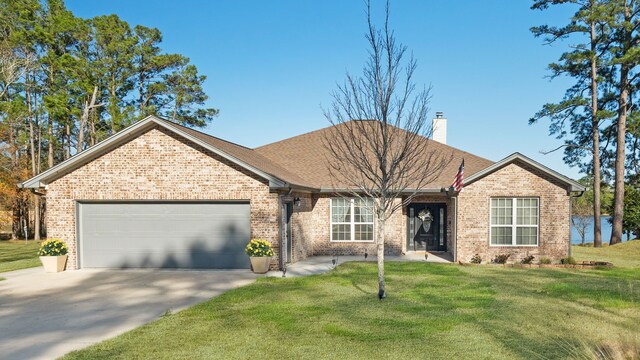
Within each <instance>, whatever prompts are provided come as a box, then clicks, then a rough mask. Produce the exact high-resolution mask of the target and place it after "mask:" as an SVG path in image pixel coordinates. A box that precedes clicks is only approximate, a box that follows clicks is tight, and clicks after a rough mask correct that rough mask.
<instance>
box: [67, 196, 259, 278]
mask: <svg viewBox="0 0 640 360" xmlns="http://www.w3.org/2000/svg"><path fill="white" fill-rule="evenodd" d="M77 204H78V205H77V219H78V224H77V234H78V242H77V246H78V248H77V251H78V255H79V257H78V267H80V268H189V269H239V268H248V267H249V260H248V257H247V256H246V255H245V253H244V247H245V246H246V244H247V243H248V242H249V238H250V205H249V203H248V202H207V201H193V202H185V201H139V202H131V201H112V202H78V203H77Z"/></svg>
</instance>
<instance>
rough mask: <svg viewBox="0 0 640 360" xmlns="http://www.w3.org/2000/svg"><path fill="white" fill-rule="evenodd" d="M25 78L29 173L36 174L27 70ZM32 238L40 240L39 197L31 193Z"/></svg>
mask: <svg viewBox="0 0 640 360" xmlns="http://www.w3.org/2000/svg"><path fill="white" fill-rule="evenodd" d="M26 78H27V86H26V93H27V111H28V113H29V116H27V119H28V121H29V155H31V175H32V176H36V175H38V173H37V169H36V151H35V131H34V129H33V121H34V119H33V104H32V99H31V87H30V84H29V81H28V79H29V71H28V70H27V72H26ZM32 196H33V239H34V240H40V198H39V197H38V195H36V194H33V195H32Z"/></svg>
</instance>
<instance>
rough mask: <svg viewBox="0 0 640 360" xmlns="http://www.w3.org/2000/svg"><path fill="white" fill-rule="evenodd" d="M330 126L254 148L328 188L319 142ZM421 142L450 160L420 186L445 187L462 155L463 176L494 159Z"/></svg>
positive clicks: (313, 183)
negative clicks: (428, 181) (438, 173)
mask: <svg viewBox="0 0 640 360" xmlns="http://www.w3.org/2000/svg"><path fill="white" fill-rule="evenodd" d="M330 129H332V127H327V128H323V129H320V130H316V131H312V132H309V133H306V134H302V135H298V136H294V137H292V138H289V139H285V140H281V141H278V142H275V143H272V144H268V145H264V146H261V147H258V148H256V149H255V151H256V152H258V153H260V154H261V155H263V156H265V157H266V158H269V159H270V160H271V161H273V162H274V163H277V164H279V165H280V166H281V167H283V168H286V169H287V170H289V171H290V172H293V173H295V174H297V175H299V176H300V177H301V178H303V179H305V181H306V182H307V183H309V184H310V185H311V186H313V187H316V188H332V187H333V185H332V184H334V183H335V181H334V180H335V179H332V177H331V174H330V171H329V166H328V164H327V161H328V160H327V159H330V158H331V156H330V154H329V153H328V150H327V149H326V147H325V145H324V143H323V140H324V139H326V136H327V132H328V131H330ZM422 142H423V143H424V146H425V147H427V148H428V149H429V150H430V151H435V152H441V153H443V154H446V155H445V156H448V155H449V154H451V155H452V160H451V162H450V163H449V164H448V165H447V166H446V167H445V168H444V169H443V171H442V172H441V173H440V175H439V176H438V177H437V178H436V179H435V180H434V181H432V182H431V183H429V184H426V185H425V186H424V188H429V189H439V188H442V187H449V186H450V185H451V182H452V181H453V178H454V176H455V175H456V173H457V171H458V167H459V166H460V163H461V162H462V159H463V158H464V161H465V169H464V171H465V176H470V175H473V174H474V173H476V172H478V171H480V170H482V169H484V168H486V167H488V166H490V165H492V164H493V163H494V162H493V161H490V160H487V159H484V158H482V157H479V156H476V155H473V154H471V153H468V152H466V151H462V150H459V149H456V148H454V147H451V146H449V145H445V144H442V143H439V142H437V141H434V140H430V139H427V138H425V137H423V138H422Z"/></svg>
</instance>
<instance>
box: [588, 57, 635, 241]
mask: <svg viewBox="0 0 640 360" xmlns="http://www.w3.org/2000/svg"><path fill="white" fill-rule="evenodd" d="M628 75H629V67H628V65H627V64H625V63H623V64H621V65H620V96H619V98H618V123H617V130H618V134H617V136H616V162H615V181H614V195H613V226H612V229H611V240H609V244H610V245H614V244H618V243H620V242H621V241H622V218H623V215H624V162H625V146H626V141H625V140H626V134H627V99H628V96H629V84H628V80H629V79H628ZM594 195H595V194H594Z"/></svg>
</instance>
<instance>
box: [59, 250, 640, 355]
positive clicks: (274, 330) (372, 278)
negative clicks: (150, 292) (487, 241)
mask: <svg viewBox="0 0 640 360" xmlns="http://www.w3.org/2000/svg"><path fill="white" fill-rule="evenodd" d="M638 245H640V242H638V243H633V244H631V245H627V244H625V246H630V247H631V248H633V249H636V246H638ZM617 246H618V245H617ZM582 250H583V249H580V251H576V252H575V255H576V257H578V258H580V259H583V256H584V257H586V258H588V259H591V258H592V257H594V259H597V260H601V259H604V256H605V255H604V254H605V253H606V254H607V255H606V256H611V258H609V259H610V260H612V261H613V262H614V263H618V262H619V261H617V260H616V259H617V258H616V254H623V253H626V251H630V249H626V250H625V251H619V252H618V250H617V249H614V248H613V247H611V248H607V249H594V250H595V251H596V252H591V253H588V252H585V253H583V252H582ZM636 250H637V249H636ZM598 251H599V252H598ZM624 258H625V260H624V261H620V263H621V264H624V266H625V267H621V268H613V269H593V270H591V269H590V270H578V269H557V268H553V269H550V268H546V269H537V268H531V269H528V268H502V267H494V266H460V265H453V264H432V263H424V262H412V263H397V262H396V263H394V262H389V263H387V265H386V273H387V291H388V298H387V299H385V300H383V301H378V300H377V298H376V295H375V294H376V292H377V288H376V267H375V264H373V263H346V264H342V265H340V266H339V267H337V268H336V269H335V270H334V271H332V272H329V273H327V274H323V275H317V276H309V277H305V278H287V279H282V278H261V279H259V280H258V281H257V282H256V283H254V284H252V285H249V286H246V287H243V288H240V289H237V290H233V291H229V292H227V293H225V294H223V295H221V296H219V297H216V298H214V299H212V300H210V301H207V302H205V303H202V304H200V305H196V306H194V307H192V308H189V309H187V310H184V311H182V312H179V313H177V314H170V315H167V316H163V317H162V318H161V319H160V320H158V321H155V322H153V323H150V324H147V325H145V326H142V327H139V328H137V329H135V330H133V331H130V332H128V333H125V334H123V335H121V336H118V337H116V338H113V339H111V340H107V341H105V342H102V343H99V344H96V345H94V346H91V347H89V348H87V349H84V350H80V351H76V352H72V353H70V354H68V355H67V356H66V357H65V359H114V358H115V359H174V358H175V359H208V358H224V359H247V358H261V359H318V358H328V359H341V358H348V359H365V358H366V359H369V358H404V357H406V358H433V359H451V358H473V359H496V358H498V359H500V358H502V359H529V358H539V359H552V358H591V357H590V356H586V355H585V354H589V353H596V352H598V353H600V352H602V351H605V350H606V351H613V350H611V349H612V348H613V349H614V350H615V349H617V348H616V346H618V345H619V344H622V341H623V340H624V341H625V344H628V343H630V344H632V345H631V346H629V345H625V347H620V348H621V349H622V350H620V351H627V350H626V349H632V350H630V351H632V352H634V351H640V350H639V349H640V347H639V346H637V345H635V344H638V341H640V339H638V338H633V336H634V334H636V335H635V336H638V335H637V334H639V333H640V267H635V266H634V264H636V263H635V262H634V261H635V260H634V259H633V256H629V257H627V256H625V257H624ZM611 335H614V336H613V337H612V336H611ZM612 340H614V342H615V343H614V344H613V345H611V341H612ZM620 346H622V345H620ZM602 349H605V350H602ZM634 349H635V350H634ZM616 351H618V350H616ZM635 354H636V355H634V356H637V355H639V354H638V352H636V353H635Z"/></svg>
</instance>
